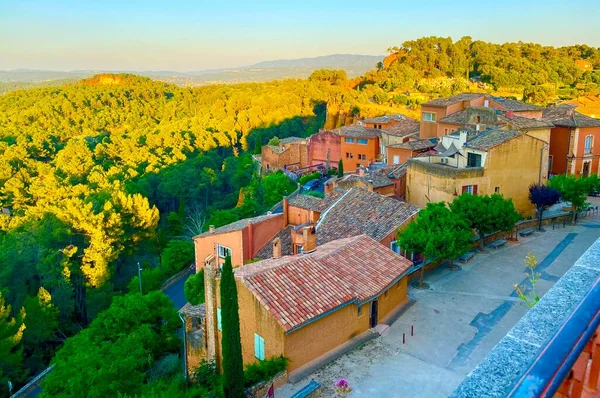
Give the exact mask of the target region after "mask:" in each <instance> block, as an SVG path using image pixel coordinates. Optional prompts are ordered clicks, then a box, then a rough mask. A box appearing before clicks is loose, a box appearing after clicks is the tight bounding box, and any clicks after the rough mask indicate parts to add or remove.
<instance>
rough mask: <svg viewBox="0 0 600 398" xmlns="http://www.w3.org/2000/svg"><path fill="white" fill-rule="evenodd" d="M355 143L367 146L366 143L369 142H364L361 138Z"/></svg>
mask: <svg viewBox="0 0 600 398" xmlns="http://www.w3.org/2000/svg"><path fill="white" fill-rule="evenodd" d="M357 142H358V143H359V144H360V145H367V143H368V142H369V141H368V140H365V139H362V138H359V139H358V141H357Z"/></svg>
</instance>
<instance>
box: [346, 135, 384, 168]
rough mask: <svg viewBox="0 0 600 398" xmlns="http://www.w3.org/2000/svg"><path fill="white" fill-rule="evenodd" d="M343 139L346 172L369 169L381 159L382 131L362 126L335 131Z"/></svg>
mask: <svg viewBox="0 0 600 398" xmlns="http://www.w3.org/2000/svg"><path fill="white" fill-rule="evenodd" d="M334 132H335V133H336V134H338V135H339V136H340V137H341V155H342V162H343V164H344V170H355V169H356V168H358V167H360V166H364V167H369V165H370V164H371V163H373V162H376V161H378V160H379V158H380V153H381V152H380V146H379V139H380V137H381V130H378V129H372V128H366V127H362V126H345V127H342V128H339V129H337V130H334Z"/></svg>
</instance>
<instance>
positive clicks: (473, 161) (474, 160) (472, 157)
mask: <svg viewBox="0 0 600 398" xmlns="http://www.w3.org/2000/svg"><path fill="white" fill-rule="evenodd" d="M467 167H481V155H479V154H477V153H471V152H469V153H467Z"/></svg>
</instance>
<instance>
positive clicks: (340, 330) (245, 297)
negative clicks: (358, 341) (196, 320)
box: [215, 246, 408, 373]
mask: <svg viewBox="0 0 600 398" xmlns="http://www.w3.org/2000/svg"><path fill="white" fill-rule="evenodd" d="M388 247H389V246H388ZM236 282H237V289H238V303H239V314H240V338H241V343H242V357H243V361H244V365H247V364H250V363H253V362H256V361H257V360H258V359H257V358H256V357H255V356H254V354H255V351H254V342H255V336H254V335H255V334H257V335H259V336H260V337H262V338H263V340H264V354H265V358H271V357H276V356H279V355H283V356H285V357H286V358H288V359H289V360H290V362H289V364H288V367H287V371H288V373H290V372H293V371H294V370H296V369H298V368H300V367H302V366H303V365H306V364H307V363H308V362H310V361H312V360H314V359H316V358H318V357H320V356H322V355H323V354H326V353H327V352H329V351H331V350H333V349H335V348H336V347H338V346H340V345H341V344H344V343H345V342H347V341H348V340H350V339H352V338H353V337H356V336H358V335H360V334H361V333H363V332H366V331H367V330H369V328H370V325H369V319H370V311H371V302H367V303H364V304H362V305H361V311H360V313H359V311H358V306H357V305H356V304H353V303H351V304H348V305H346V306H344V307H341V308H339V309H337V310H335V311H332V312H329V313H327V314H326V315H325V316H322V317H320V318H318V319H316V320H314V321H313V322H311V323H309V324H307V325H305V326H303V327H301V328H299V329H297V330H295V331H292V332H288V333H285V332H284V331H283V329H282V328H281V326H279V324H278V323H277V322H276V321H275V320H274V319H273V318H272V317H271V315H270V314H269V311H268V310H267V309H266V308H265V307H264V306H263V305H262V304H261V303H260V302H259V301H258V300H257V299H256V297H255V296H254V295H253V294H252V293H251V292H250V291H249V290H248V289H247V288H246V286H245V285H244V284H243V283H242V282H240V281H236ZM216 287H217V294H216V295H215V297H216V298H217V308H220V307H221V305H220V294H219V283H217V284H216ZM406 292H407V277H403V278H402V279H400V280H399V281H398V282H397V283H395V284H393V285H391V286H390V287H389V288H387V289H386V290H384V291H383V292H381V295H380V296H379V297H377V304H378V311H377V313H378V319H379V320H381V319H383V318H384V317H386V316H387V315H389V314H390V312H391V311H393V310H395V309H396V308H399V307H400V306H401V305H404V304H406V303H407V302H408V297H407V295H406ZM216 337H217V342H216V356H217V363H221V362H222V350H221V331H217V333H216Z"/></svg>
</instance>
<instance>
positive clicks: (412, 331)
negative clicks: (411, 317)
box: [410, 325, 415, 336]
mask: <svg viewBox="0 0 600 398" xmlns="http://www.w3.org/2000/svg"><path fill="white" fill-rule="evenodd" d="M410 335H411V336H414V335H415V325H410Z"/></svg>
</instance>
